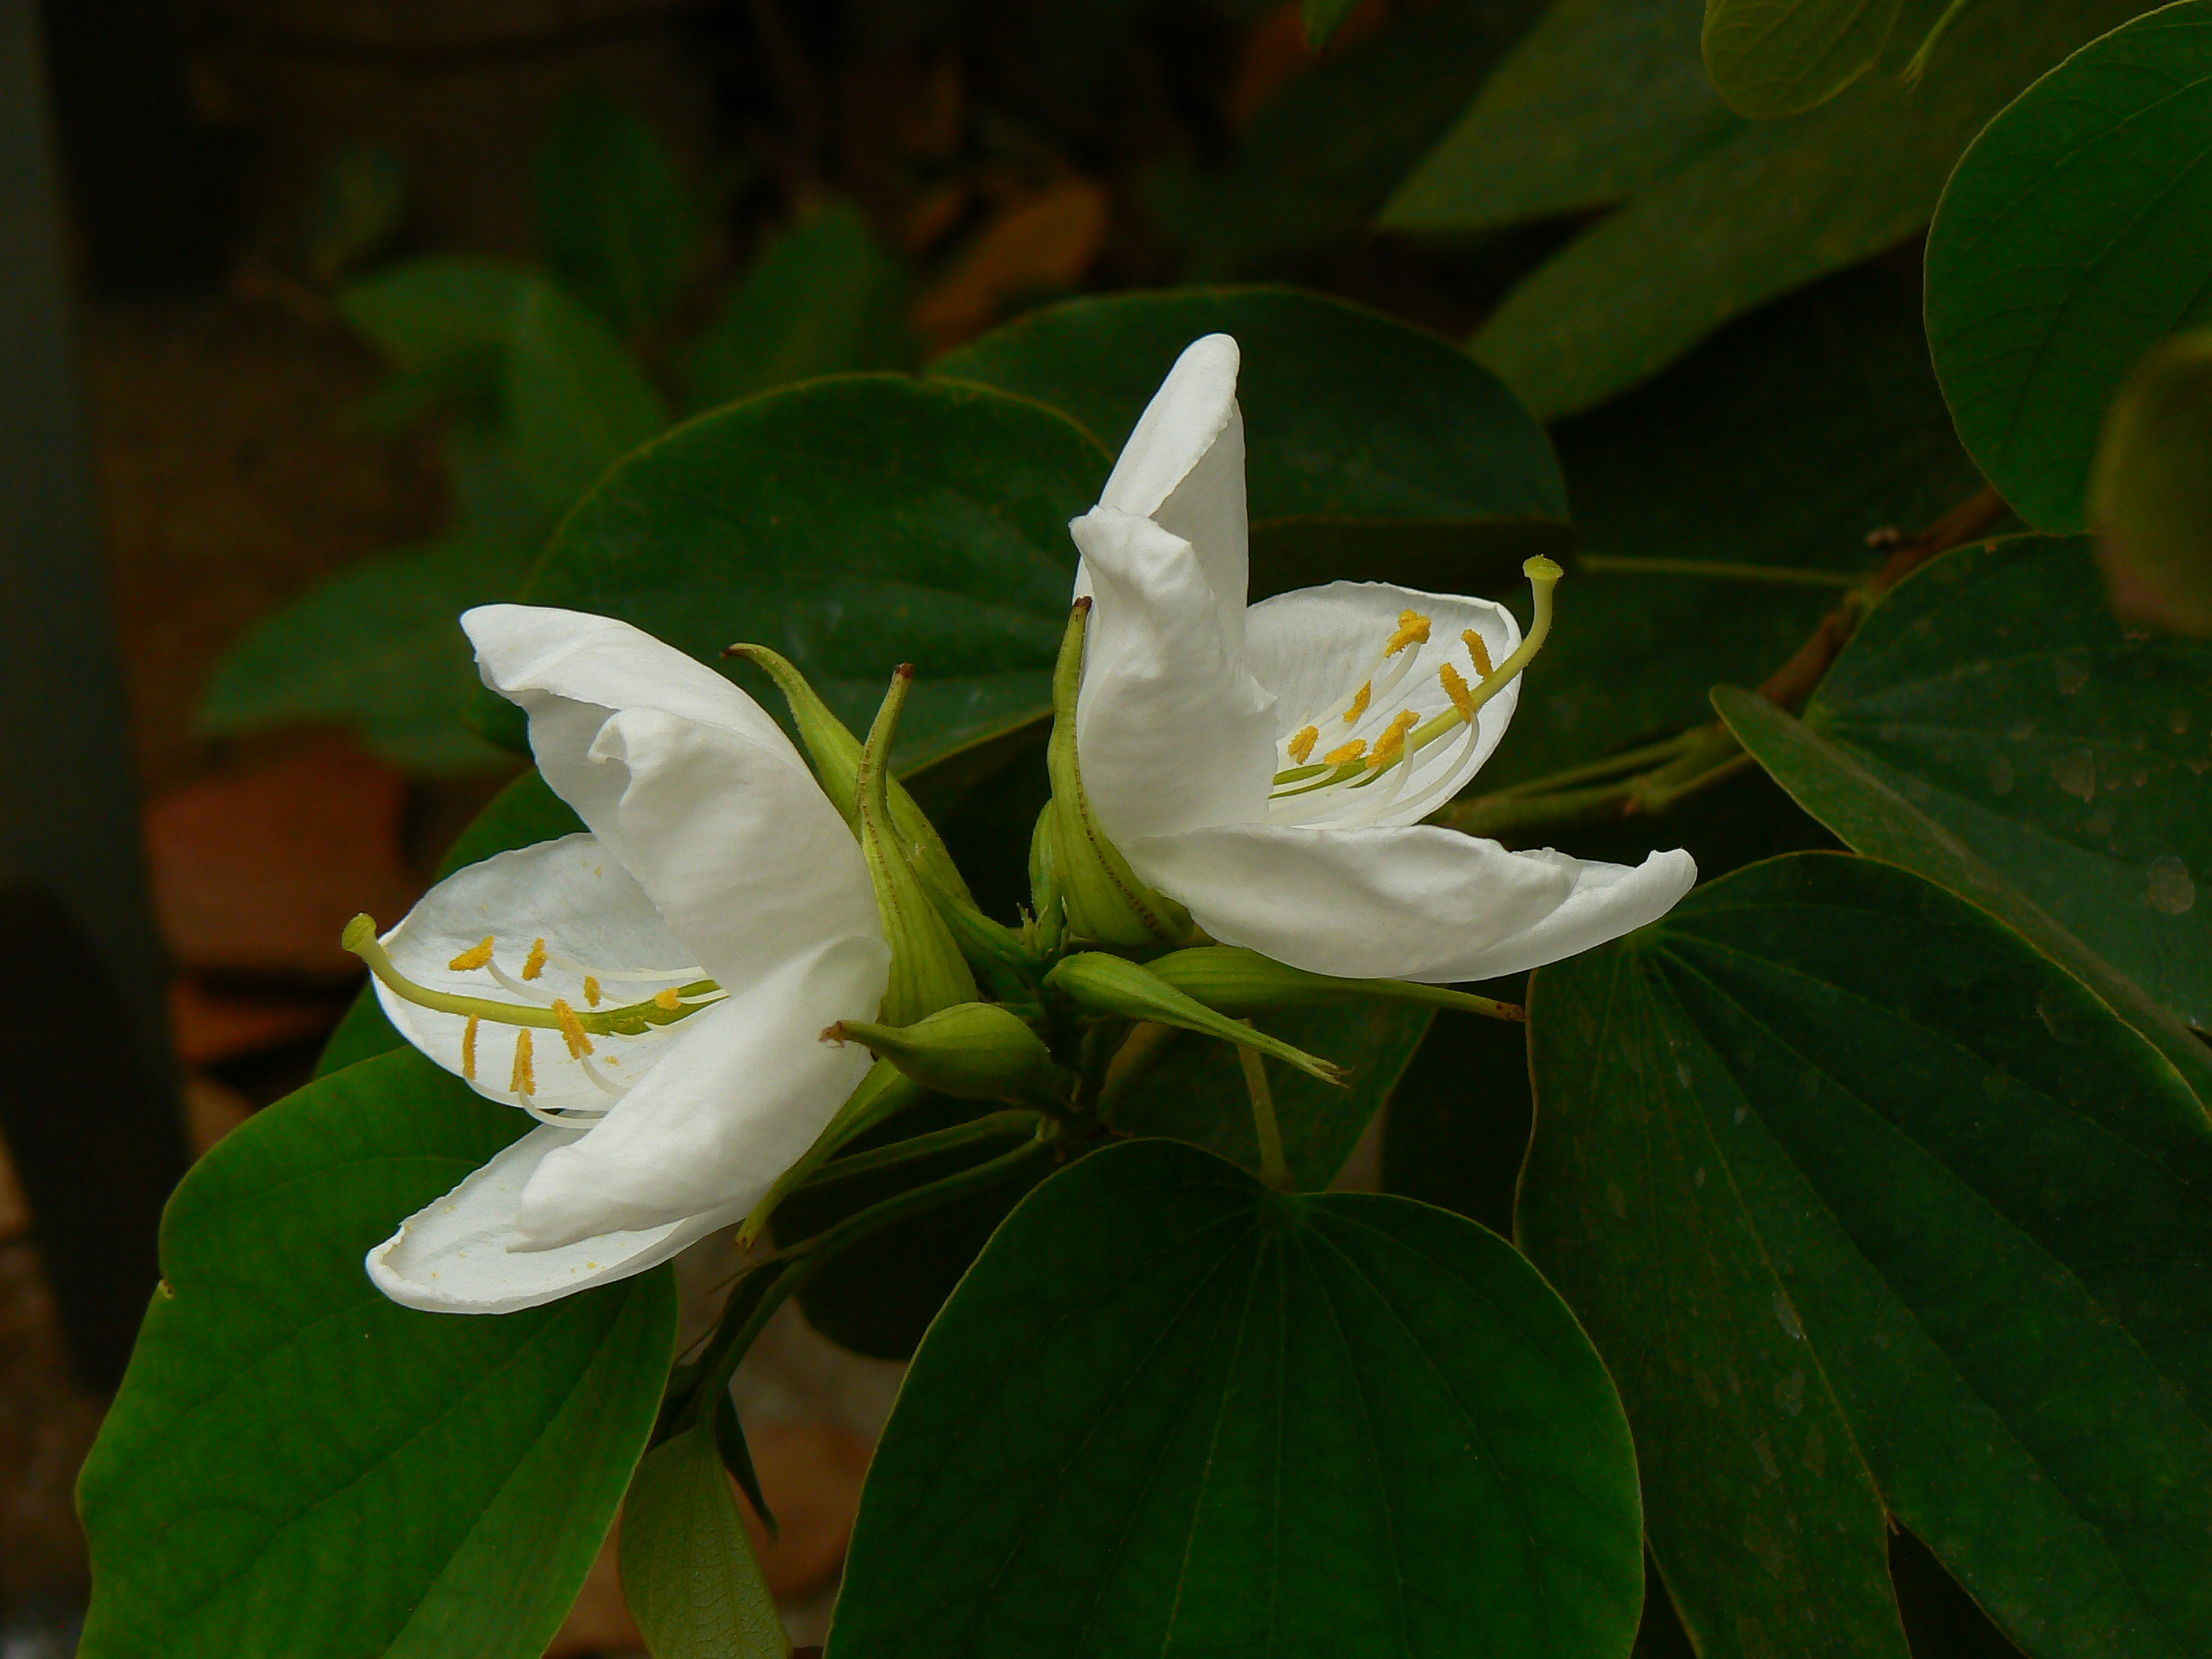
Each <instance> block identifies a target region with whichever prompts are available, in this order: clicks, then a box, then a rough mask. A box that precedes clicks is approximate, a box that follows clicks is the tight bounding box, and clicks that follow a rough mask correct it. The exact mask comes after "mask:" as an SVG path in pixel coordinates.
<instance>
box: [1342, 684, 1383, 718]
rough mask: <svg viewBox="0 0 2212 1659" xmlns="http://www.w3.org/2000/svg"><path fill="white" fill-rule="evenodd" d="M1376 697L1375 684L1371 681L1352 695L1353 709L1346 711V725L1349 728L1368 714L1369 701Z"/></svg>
mask: <svg viewBox="0 0 2212 1659" xmlns="http://www.w3.org/2000/svg"><path fill="white" fill-rule="evenodd" d="M1374 695H1375V682H1374V681H1373V680H1370V681H1368V682H1367V684H1364V685H1363V686H1361V687H1360V688H1359V690H1358V691H1356V692H1354V693H1353V694H1352V707H1351V708H1347V709H1346V710H1345V711H1344V723H1345V724H1346V726H1349V725H1351V724H1352V721H1354V720H1358V718H1359V717H1360V716H1361V715H1362V714H1365V713H1366V712H1367V700H1368V698H1370V697H1371V696H1374Z"/></svg>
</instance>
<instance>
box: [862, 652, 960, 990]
mask: <svg viewBox="0 0 2212 1659" xmlns="http://www.w3.org/2000/svg"><path fill="white" fill-rule="evenodd" d="M913 684H914V666H913V665H912V664H910V663H901V664H900V665H899V666H898V671H897V672H896V673H895V674H893V675H892V676H891V684H890V690H889V691H887V692H885V693H884V702H883V707H882V708H879V709H878V710H877V711H876V720H875V724H874V725H872V726H870V727H869V728H868V741H867V743H866V745H865V746H864V747H863V748H862V749H861V750H860V767H859V769H858V775H857V777H856V779H855V795H854V798H855V799H856V800H857V801H858V803H859V808H858V811H859V819H860V821H859V824H858V829H859V832H860V854H861V856H862V857H863V858H865V859H866V860H867V862H868V876H869V879H870V880H871V881H872V882H873V883H874V884H875V890H876V912H877V914H878V915H879V916H881V917H882V918H883V924H884V939H888V940H889V941H890V947H891V977H890V985H889V986H888V987H886V988H885V989H884V1000H883V1006H882V1007H881V1008H880V1009H879V1010H878V1018H881V1019H883V1020H884V1022H885V1023H886V1024H892V1025H905V1024H911V1023H912V1022H914V1021H915V1020H917V1019H920V1018H922V1017H923V1016H924V1015H925V1014H933V1013H935V1012H937V1011H938V1010H939V1008H945V1007H950V1006H951V1005H952V1004H954V1003H956V1002H969V1001H972V1000H974V999H975V975H973V974H972V973H970V972H969V969H968V960H967V958H966V957H964V956H963V955H962V954H961V951H960V946H959V945H958V943H957V941H956V940H955V939H953V937H952V933H951V929H950V928H949V927H946V926H945V918H944V917H943V916H942V915H939V913H938V909H937V906H936V905H935V904H933V902H931V901H930V897H929V895H928V893H927V891H926V890H924V888H923V886H922V884H921V878H920V877H918V876H917V875H916V874H915V870H914V866H912V865H910V864H908V862H907V854H906V848H905V843H904V841H903V839H902V837H901V836H900V835H899V834H898V831H897V829H896V826H895V825H894V823H892V821H891V810H890V747H891V737H892V734H893V733H894V732H896V731H897V729H898V718H899V713H900V711H901V710H902V709H903V708H905V707H906V694H907V690H908V688H909V687H910V686H912V685H913Z"/></svg>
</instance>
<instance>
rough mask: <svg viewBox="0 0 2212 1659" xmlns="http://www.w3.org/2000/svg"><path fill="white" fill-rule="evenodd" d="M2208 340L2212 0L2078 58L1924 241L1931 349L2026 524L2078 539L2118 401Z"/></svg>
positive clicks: (2010, 118)
mask: <svg viewBox="0 0 2212 1659" xmlns="http://www.w3.org/2000/svg"><path fill="white" fill-rule="evenodd" d="M1992 9H1996V10H1999V11H2002V9H2001V8H1992ZM2129 9H2130V10H2131V11H2132V10H2134V9H2136V8H2134V7H2130V8H2129ZM2114 21H2118V20H2114ZM2207 323H2212V0H2181V3H2179V4H2176V5H2170V6H2166V7H2163V8H2161V9H2159V10H2157V11H2154V12H2152V13H2150V14H2149V15H2148V16H2143V17H2138V18H2136V20H2135V21H2133V22H2131V23H2129V24H2128V25H2127V26H2126V27H2123V28H2117V29H2115V30H2113V31H2112V33H2110V34H2108V35H2106V36H2105V37H2104V38H2103V39H2102V40H2095V41H2093V42H2091V43H2090V44H2089V45H2088V46H2084V47H2082V49H2081V51H2080V52H2076V53H2075V54H2074V56H2073V57H2071V58H2068V59H2067V60H2066V61H2065V62H2064V63H2063V64H2060V65H2059V66H2058V67H2057V69H2054V70H2051V73H2050V74H2048V75H2046V76H2044V77H2043V78H2042V79H2041V80H2040V81H2039V82H2036V83H2035V84H2034V85H2033V87H2030V88H2028V89H2027V91H2026V92H2024V93H2022V94H2021V95H2020V96H2019V97H2018V98H2017V99H2015V100H2014V101H2013V103H2012V104H2011V106H2009V107H2008V108H2007V109H2006V110H2005V111H2004V112H2003V113H2002V114H2001V115H1999V116H1998V117H1997V118H1996V119H1995V120H1994V121H1992V122H1990V125H1989V127H1988V130H1987V131H1984V133H1983V134H1982V136H1981V137H1978V138H1977V139H1976V140H1975V141H1974V143H1973V147H1972V149H1969V150H1968V151H1967V152H1966V155H1965V156H1964V157H1963V158H1962V159H1961V160H1960V163H1959V168H1958V171H1957V173H1954V175H1953V177H1952V179H1951V182H1950V184H1949V185H1948V187H1947V188H1946V189H1945V191H1944V192H1943V201H1942V206H1941V207H1940V208H1939V209H1938V210H1937V211H1936V222H1935V223H1934V225H1933V226H1932V227H1931V228H1930V229H1929V234H1928V339H1929V344H1930V346H1932V347H1933V349H1934V350H1935V354H1936V373H1937V374H1940V375H1942V380H1943V391H1944V394H1945V395H1946V396H1947V397H1948V398H1949V399H1950V400H1951V411H1952V413H1953V414H1954V416H1956V417H1957V419H1958V422H1959V435H1960V437H1962V438H1963V439H1965V440H1966V447H1967V448H1968V449H1969V450H1971V451H1972V452H1973V455H1974V459H1976V460H1977V461H1978V462H1980V463H1981V465H1982V468H1983V470H1984V471H1986V472H1987V473H1988V474H1989V476H1990V483H1993V484H1995V485H1996V487H1997V489H1998V491H1999V493H2001V494H2002V495H2003V496H2004V498H2005V500H2006V501H2008V502H2010V503H2011V504H2012V506H2013V507H2014V508H2015V510H2016V511H2017V512H2018V513H2020V515H2021V517H2022V518H2023V519H2026V520H2027V521H2028V522H2029V523H2030V524H2032V525H2034V526H2037V527H2038V528H2039V529H2044V530H2051V531H2075V530H2080V529H2081V527H2082V525H2083V522H2084V519H2083V507H2084V498H2085V496H2086V494H2087V488H2088V479H2089V464H2090V459H2091V457H2092V455H2093V453H2094V451H2095V448H2096V443H2097V429H2098V427H2099V425H2100V423H2101V422H2102V421H2103V419H2104V416H2105V410H2106V407H2107V406H2108V405H2109V404H2111V403H2112V397H2113V394H2114V393H2115V392H2118V390H2119V387H2120V383H2121V382H2122V381H2123V380H2124V379H2125V378H2126V377H2127V374H2128V373H2129V371H2130V369H2132V368H2134V367H2135V366H2136V362H2138V361H2139V360H2140V359H2141V358H2142V356H2143V354H2144V353H2145V352H2146V351H2148V350H2149V349H2150V348H2151V347H2152V346H2154V345H2155V344H2156V343H2158V342H2159V341H2160V339H2162V338H2163V337H2166V335H2168V334H2170V333H2172V332H2174V331H2178V330H2181V329H2186V328H2191V327H2198V326H2202V325H2204V324H2207Z"/></svg>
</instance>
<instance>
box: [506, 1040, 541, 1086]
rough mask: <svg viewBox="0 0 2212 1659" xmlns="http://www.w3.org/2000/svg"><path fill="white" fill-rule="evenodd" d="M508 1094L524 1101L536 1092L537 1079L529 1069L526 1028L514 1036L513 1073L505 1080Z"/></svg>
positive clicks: (528, 1041) (528, 1046) (528, 1047)
mask: <svg viewBox="0 0 2212 1659" xmlns="http://www.w3.org/2000/svg"><path fill="white" fill-rule="evenodd" d="M507 1092H508V1093H509V1094H515V1095H520V1096H522V1097H524V1098H525V1099H526V1100H527V1099H528V1097H530V1096H532V1095H534V1094H536V1093H537V1092H538V1078H537V1075H536V1073H534V1072H533V1071H532V1069H531V1064H530V1032H529V1030H528V1029H527V1028H525V1029H524V1030H520V1031H517V1032H516V1033H515V1034H514V1071H513V1074H512V1075H511V1076H509V1077H508V1079H507Z"/></svg>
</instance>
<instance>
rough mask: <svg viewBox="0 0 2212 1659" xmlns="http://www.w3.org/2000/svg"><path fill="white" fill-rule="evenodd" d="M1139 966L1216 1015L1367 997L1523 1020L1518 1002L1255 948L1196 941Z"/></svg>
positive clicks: (1250, 1012)
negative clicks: (1280, 958) (1366, 975)
mask: <svg viewBox="0 0 2212 1659" xmlns="http://www.w3.org/2000/svg"><path fill="white" fill-rule="evenodd" d="M1145 966H1146V968H1147V969H1150V970H1151V972H1152V973H1153V974H1154V975H1157V976H1158V978H1160V979H1161V980H1162V981H1165V982H1166V983H1167V984H1169V985H1171V986H1173V987H1175V988H1176V990H1178V991H1181V992H1182V993H1183V994H1185V995H1186V996H1188V997H1191V998H1193V999H1194V1000H1197V1001H1200V1002H1202V1003H1204V1004H1205V1005H1206V1006H1207V1007H1209V1008H1211V1009H1212V1010H1214V1011H1215V1012H1217V1013H1224V1014H1234V1015H1237V1016H1239V1017H1242V1016H1243V1015H1246V1014H1265V1013H1272V1012H1275V1011H1277V1010H1279V1009H1284V1008H1315V1007H1319V1006H1322V1005H1323V1004H1325V1003H1331V1002H1348V1001H1351V1000H1353V999H1354V998H1358V997H1369V998H1376V999H1379V1000H1384V1001H1391V1002H1417V1003H1425V1004H1426V1005H1427V1006H1430V1007H1432V1008H1461V1009H1464V1010H1466V1011H1467V1012H1469V1013H1473V1014H1486V1015H1488V1016H1489V1017H1490V1018H1492V1019H1513V1020H1519V1019H1526V1018H1528V1013H1527V1011H1526V1010H1524V1009H1523V1008H1522V1006H1521V1005H1520V1004H1518V1003H1516V1002H1499V1001H1498V1000H1495V999H1494V998H1491V997H1479V996H1476V995H1474V994H1473V993H1472V992H1468V991H1455V990H1453V989H1452V988H1451V987H1449V986H1447V985H1417V984H1415V983H1413V981H1410V980H1402V979H1337V978H1334V977H1332V976H1331V975H1328V974H1310V973H1308V972H1306V971H1305V969H1303V968H1291V967H1289V966H1286V965H1285V963H1279V962H1277V961H1276V960H1275V959H1274V958H1273V957H1263V956H1261V954H1260V953H1259V952H1258V951H1247V950H1245V949H1244V948H1243V946H1241V945H1198V946H1196V947H1194V948H1193V949H1191V950H1188V951H1170V953H1169V954H1168V955H1166V956H1164V957H1153V958H1152V961H1150V962H1148V963H1146V964H1145Z"/></svg>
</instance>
